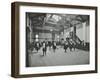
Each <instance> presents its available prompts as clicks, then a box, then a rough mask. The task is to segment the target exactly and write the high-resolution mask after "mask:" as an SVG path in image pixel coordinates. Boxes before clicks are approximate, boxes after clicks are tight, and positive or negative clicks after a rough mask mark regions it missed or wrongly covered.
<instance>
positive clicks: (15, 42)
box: [11, 2, 98, 78]
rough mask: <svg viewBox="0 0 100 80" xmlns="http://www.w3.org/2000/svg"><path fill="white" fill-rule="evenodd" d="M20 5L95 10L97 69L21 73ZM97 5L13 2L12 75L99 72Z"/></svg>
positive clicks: (19, 76) (21, 76) (27, 75)
mask: <svg viewBox="0 0 100 80" xmlns="http://www.w3.org/2000/svg"><path fill="white" fill-rule="evenodd" d="M20 6H39V7H41V6H42V7H54V8H71V9H88V10H94V11H95V70H88V71H75V72H59V73H56V72H55V73H43V74H23V75H20V74H19V72H20V65H19V62H20V59H19V57H20V56H19V51H20V47H19V45H20V43H19V42H20V41H19V40H20V39H19V35H20V30H19V29H20V27H19V24H20V22H19V18H20V17H19V16H20V14H19V11H20V10H19V7H20ZM97 11H98V10H97V7H96V6H81V5H62V4H48V3H31V2H13V3H12V4H11V76H12V77H15V78H23V77H24V78H25V77H40V76H58V75H72V74H86V73H97V71H98V70H97V56H98V55H97V44H98V43H97V36H98V34H97V30H98V28H97V24H98V21H97Z"/></svg>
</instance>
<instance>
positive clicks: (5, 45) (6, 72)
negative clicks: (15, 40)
mask: <svg viewBox="0 0 100 80" xmlns="http://www.w3.org/2000/svg"><path fill="white" fill-rule="evenodd" d="M12 1H30V2H41V3H56V4H74V5H75V4H76V5H89V6H93V5H94V6H95V5H96V6H98V5H100V0H0V54H1V55H0V64H1V65H0V80H100V54H98V58H99V59H98V63H99V64H98V67H99V73H97V74H80V75H65V76H59V77H58V76H53V77H39V78H21V79H15V78H11V77H10V74H11V73H10V70H11V69H10V68H11V66H10V65H11V60H10V59H11V2H12ZM99 9H100V6H99ZM98 14H100V11H99V13H98ZM98 18H99V21H100V16H98ZM98 26H100V23H99V25H98ZM98 33H99V35H100V27H98ZM98 44H100V36H99V37H98ZM99 47H100V45H99ZM98 50H99V52H98V53H100V49H98Z"/></svg>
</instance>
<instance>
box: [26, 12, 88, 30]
mask: <svg viewBox="0 0 100 80" xmlns="http://www.w3.org/2000/svg"><path fill="white" fill-rule="evenodd" d="M27 16H29V18H30V19H31V21H32V29H33V30H34V31H42V32H43V31H45V32H50V31H55V32H60V31H62V30H63V29H68V28H69V27H72V26H75V25H77V24H80V23H82V22H85V21H87V22H88V24H89V15H75V14H52V13H27Z"/></svg>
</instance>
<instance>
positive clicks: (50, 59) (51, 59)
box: [29, 47, 89, 67]
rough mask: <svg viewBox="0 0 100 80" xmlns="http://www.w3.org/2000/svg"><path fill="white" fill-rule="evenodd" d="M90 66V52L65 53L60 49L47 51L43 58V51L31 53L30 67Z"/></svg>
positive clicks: (77, 50)
mask: <svg viewBox="0 0 100 80" xmlns="http://www.w3.org/2000/svg"><path fill="white" fill-rule="evenodd" d="M81 64H89V52H88V51H83V50H79V49H76V50H75V51H74V50H73V51H72V52H70V50H69V49H68V50H67V52H66V53H65V52H64V49H63V48H61V47H58V49H57V50H56V52H55V53H54V52H53V50H52V49H51V50H49V48H48V49H47V54H46V56H43V53H42V49H40V50H39V52H38V53H37V52H36V51H33V52H30V53H29V67H40V66H60V65H81Z"/></svg>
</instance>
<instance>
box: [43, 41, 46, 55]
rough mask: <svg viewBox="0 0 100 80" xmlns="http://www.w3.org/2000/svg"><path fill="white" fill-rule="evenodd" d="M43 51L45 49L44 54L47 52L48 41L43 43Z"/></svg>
mask: <svg viewBox="0 0 100 80" xmlns="http://www.w3.org/2000/svg"><path fill="white" fill-rule="evenodd" d="M42 51H43V56H44V55H46V52H47V46H46V43H45V42H44V43H43V48H42Z"/></svg>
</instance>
